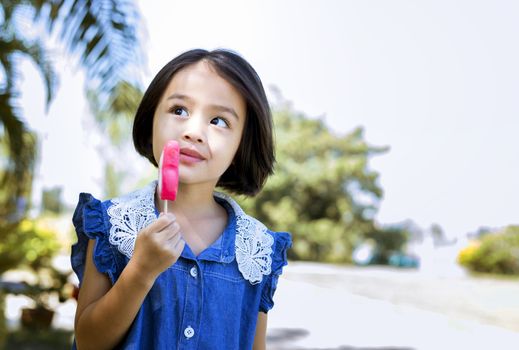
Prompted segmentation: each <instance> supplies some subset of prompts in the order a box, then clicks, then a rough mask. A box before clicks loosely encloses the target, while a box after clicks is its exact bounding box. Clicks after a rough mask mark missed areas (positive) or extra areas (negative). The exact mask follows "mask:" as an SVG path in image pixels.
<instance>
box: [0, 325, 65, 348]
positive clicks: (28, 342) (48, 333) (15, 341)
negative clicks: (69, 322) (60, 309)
mask: <svg viewBox="0 0 519 350" xmlns="http://www.w3.org/2000/svg"><path fill="white" fill-rule="evenodd" d="M73 335H74V334H73V332H72V331H68V330H63V329H48V330H27V329H24V328H21V329H19V330H15V331H12V332H9V334H8V337H7V343H6V345H5V349H16V350H69V349H70V348H71V347H72V338H73Z"/></svg>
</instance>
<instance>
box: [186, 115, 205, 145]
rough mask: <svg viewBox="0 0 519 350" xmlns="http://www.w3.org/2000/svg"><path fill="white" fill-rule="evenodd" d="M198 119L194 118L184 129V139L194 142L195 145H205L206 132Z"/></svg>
mask: <svg viewBox="0 0 519 350" xmlns="http://www.w3.org/2000/svg"><path fill="white" fill-rule="evenodd" d="M197 119H198V118H192V119H191V120H189V122H188V123H187V125H186V128H185V129H184V132H183V135H182V138H183V139H184V140H185V141H189V142H194V143H204V142H205V132H204V127H203V125H202V123H201V122H200V121H199V120H197Z"/></svg>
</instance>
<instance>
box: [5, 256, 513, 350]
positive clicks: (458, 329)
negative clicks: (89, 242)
mask: <svg viewBox="0 0 519 350" xmlns="http://www.w3.org/2000/svg"><path fill="white" fill-rule="evenodd" d="M28 302H29V301H28V300H27V298H25V297H23V296H19V297H14V296H9V297H8V301H7V310H6V311H7V318H8V321H9V323H10V326H11V327H16V325H17V323H18V322H19V321H18V320H19V308H20V307H22V306H24V305H25V304H27V303H28ZM275 302H276V305H275V307H274V309H273V310H272V311H271V312H270V313H269V323H268V324H269V328H268V339H267V340H268V349H269V350H297V349H299V350H303V349H304V350H308V349H334V350H451V349H456V350H458V349H460V350H464V349H471V350H483V349H484V350H494V349H495V350H519V280H517V281H507V280H495V279H474V278H469V277H465V276H463V275H460V274H453V275H446V276H445V275H444V276H438V275H437V274H431V273H423V272H417V271H414V270H395V269H390V268H381V267H377V268H372V267H368V268H358V267H344V266H333V265H326V264H317V263H301V262H298V263H296V262H291V263H290V264H289V266H287V267H286V268H285V270H284V273H283V275H282V278H281V279H280V281H279V284H278V290H277V292H276V295H275ZM57 311H58V313H57V315H56V317H55V319H54V323H53V326H54V327H57V328H64V329H72V325H73V317H74V312H75V303H74V302H73V301H69V302H67V303H65V304H62V305H60V306H59V308H58V310H57Z"/></svg>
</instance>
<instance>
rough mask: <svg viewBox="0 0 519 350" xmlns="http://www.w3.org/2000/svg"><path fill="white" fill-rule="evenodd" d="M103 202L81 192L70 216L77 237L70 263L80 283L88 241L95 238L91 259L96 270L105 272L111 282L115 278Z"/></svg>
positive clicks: (113, 281)
mask: <svg viewBox="0 0 519 350" xmlns="http://www.w3.org/2000/svg"><path fill="white" fill-rule="evenodd" d="M103 208H104V207H103V203H101V202H100V201H99V200H97V199H95V198H94V197H93V196H92V195H91V194H89V193H81V194H80V195H79V202H78V205H77V207H76V210H75V212H74V216H73V217H72V222H73V224H74V227H75V228H76V234H77V237H78V240H77V243H76V244H74V245H73V246H72V255H71V263H72V268H73V270H74V272H75V273H76V274H77V276H78V278H79V282H80V283H81V282H82V280H83V274H84V271H85V262H86V260H85V259H86V254H87V247H88V241H89V240H90V239H95V244H94V254H93V260H94V265H95V266H96V268H97V270H98V271H99V272H101V273H104V274H107V275H108V277H109V278H110V280H111V281H112V283H115V279H116V273H117V269H116V261H115V257H114V253H113V251H112V247H111V246H110V242H109V239H108V230H107V225H105V220H104V209H103Z"/></svg>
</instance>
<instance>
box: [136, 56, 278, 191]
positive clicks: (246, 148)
mask: <svg viewBox="0 0 519 350" xmlns="http://www.w3.org/2000/svg"><path fill="white" fill-rule="evenodd" d="M201 60H204V61H207V62H208V63H209V64H210V65H211V67H212V68H214V69H215V71H216V73H217V74H218V75H220V76H221V77H222V78H223V79H225V80H226V81H227V82H228V83H229V84H231V85H232V86H233V87H234V88H235V89H236V90H237V91H238V92H239V93H240V94H241V96H242V97H243V99H244V100H245V103H246V117H245V126H244V129H243V134H242V138H241V142H240V146H239V147H238V150H237V151H236V154H235V156H234V160H233V161H232V163H231V165H230V166H229V168H227V170H226V171H225V172H224V173H223V174H222V176H221V177H220V179H219V180H218V183H217V186H219V187H222V188H225V189H227V190H229V191H231V192H234V193H237V194H245V195H251V196H253V195H255V194H257V193H258V192H259V191H260V190H261V188H262V187H263V185H264V184H265V181H266V180H267V177H268V176H269V175H271V174H272V173H273V168H274V163H275V155H274V137H273V126H272V114H271V111H270V106H269V103H268V100H267V96H266V94H265V90H264V88H263V84H262V83H261V80H260V78H259V76H258V74H257V73H256V71H255V70H254V68H252V66H251V65H250V64H249V63H248V62H247V61H246V60H245V59H244V58H242V57H241V56H240V55H238V54H237V53H235V52H233V51H230V50H225V49H217V50H213V51H207V50H202V49H195V50H190V51H187V52H184V53H183V54H181V55H179V56H177V57H176V58H174V59H173V60H171V61H170V62H169V63H168V64H166V65H165V66H164V67H163V68H162V69H161V70H160V71H159V72H158V73H157V75H156V76H155V78H154V79H153V81H152V82H151V83H150V85H149V86H148V89H147V90H146V92H145V93H144V96H143V98H142V100H141V103H140V104H139V107H138V108H137V113H136V114H135V120H134V122H133V143H134V145H135V149H136V150H137V152H139V154H141V155H142V156H144V157H146V158H147V159H148V160H149V161H150V162H151V163H152V164H153V165H155V166H157V162H156V160H155V157H154V156H153V147H152V144H151V140H152V136H153V135H152V133H153V116H154V115H155V110H156V109H157V106H158V104H159V102H160V100H161V98H162V95H163V94H164V92H165V91H166V88H167V87H168V85H169V83H170V81H171V79H172V78H173V76H174V75H175V73H177V72H179V71H180V70H182V69H183V68H186V67H187V66H190V65H192V64H195V63H197V62H199V61H201Z"/></svg>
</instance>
